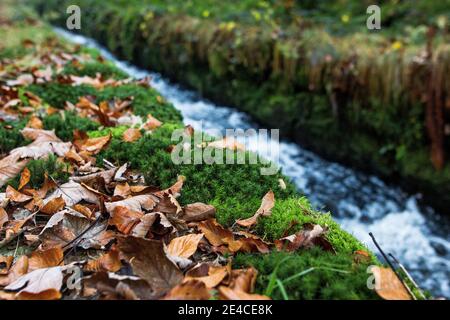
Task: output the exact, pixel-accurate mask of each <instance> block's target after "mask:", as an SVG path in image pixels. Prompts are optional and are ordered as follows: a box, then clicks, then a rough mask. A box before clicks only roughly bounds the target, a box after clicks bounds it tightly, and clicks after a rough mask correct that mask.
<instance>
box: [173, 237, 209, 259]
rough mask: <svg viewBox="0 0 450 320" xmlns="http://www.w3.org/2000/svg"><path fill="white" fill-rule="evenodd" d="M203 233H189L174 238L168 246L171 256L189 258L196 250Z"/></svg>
mask: <svg viewBox="0 0 450 320" xmlns="http://www.w3.org/2000/svg"><path fill="white" fill-rule="evenodd" d="M202 238H203V234H188V235H186V236H182V237H178V238H175V239H172V241H170V243H169V245H168V246H167V252H168V253H169V254H170V255H171V256H176V257H181V258H189V257H190V256H192V255H193V254H194V253H195V252H196V251H197V247H198V244H199V242H200V240H201V239H202Z"/></svg>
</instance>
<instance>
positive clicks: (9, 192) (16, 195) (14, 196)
mask: <svg viewBox="0 0 450 320" xmlns="http://www.w3.org/2000/svg"><path fill="white" fill-rule="evenodd" d="M6 197H7V198H9V199H10V200H11V201H14V202H18V203H22V202H26V201H29V200H31V199H33V197H30V196H29V195H26V194H23V193H21V192H19V191H17V190H16V189H14V188H13V187H11V186H7V187H6Z"/></svg>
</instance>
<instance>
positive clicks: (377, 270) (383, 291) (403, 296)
mask: <svg viewBox="0 0 450 320" xmlns="http://www.w3.org/2000/svg"><path fill="white" fill-rule="evenodd" d="M371 271H372V273H373V275H374V278H375V291H376V293H377V294H378V295H379V296H380V297H381V298H383V299H384V300H411V296H410V295H409V293H408V291H407V290H406V288H405V287H404V286H403V284H402V283H401V281H400V280H399V279H398V278H397V276H396V275H395V273H394V271H392V269H390V268H383V267H378V266H373V267H372V268H371Z"/></svg>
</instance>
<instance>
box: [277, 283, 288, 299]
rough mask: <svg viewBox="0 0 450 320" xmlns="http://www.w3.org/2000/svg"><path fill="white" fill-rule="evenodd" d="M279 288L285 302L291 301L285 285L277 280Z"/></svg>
mask: <svg viewBox="0 0 450 320" xmlns="http://www.w3.org/2000/svg"><path fill="white" fill-rule="evenodd" d="M277 287H278V289H280V292H281V295H282V296H283V299H284V300H289V296H288V294H287V292H286V288H285V287H284V285H283V282H282V281H281V280H280V279H278V278H277Z"/></svg>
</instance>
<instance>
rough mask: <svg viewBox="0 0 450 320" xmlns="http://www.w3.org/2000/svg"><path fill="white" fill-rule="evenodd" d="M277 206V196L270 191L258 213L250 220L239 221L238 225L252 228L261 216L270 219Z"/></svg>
mask: <svg viewBox="0 0 450 320" xmlns="http://www.w3.org/2000/svg"><path fill="white" fill-rule="evenodd" d="M274 205H275V194H274V193H273V191H272V190H270V191H269V192H268V193H267V194H266V195H265V196H264V197H263V199H262V202H261V206H260V207H259V209H258V210H257V211H256V213H255V214H254V215H253V216H252V217H250V218H248V219H243V220H240V219H239V220H237V221H236V224H238V225H240V226H242V227H251V226H253V225H254V224H256V223H257V222H258V218H259V217H260V216H265V217H268V216H270V215H271V214H272V208H273V207H274Z"/></svg>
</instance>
